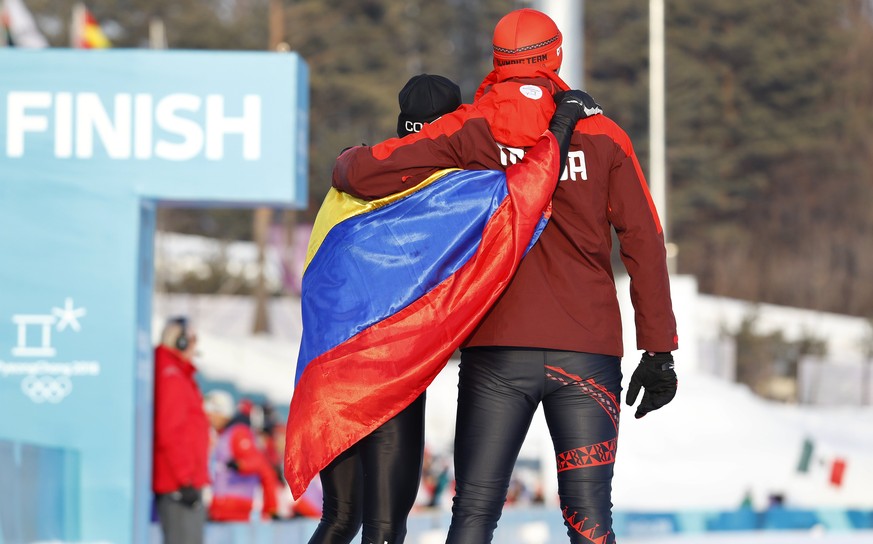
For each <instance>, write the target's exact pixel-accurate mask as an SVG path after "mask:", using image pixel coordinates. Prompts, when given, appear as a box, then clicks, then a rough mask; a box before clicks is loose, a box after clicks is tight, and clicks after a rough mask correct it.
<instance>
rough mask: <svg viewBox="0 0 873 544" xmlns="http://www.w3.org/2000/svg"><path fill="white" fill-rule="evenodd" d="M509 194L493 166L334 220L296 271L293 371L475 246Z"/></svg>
mask: <svg viewBox="0 0 873 544" xmlns="http://www.w3.org/2000/svg"><path fill="white" fill-rule="evenodd" d="M507 196H508V189H507V186H506V175H505V174H504V173H502V172H498V171H493V170H477V171H472V170H468V171H459V172H453V173H451V174H448V175H447V176H445V177H444V178H441V179H440V180H438V181H436V182H434V183H433V184H431V185H429V186H427V187H426V188H424V189H422V190H420V191H417V192H415V193H413V194H411V195H409V196H407V197H406V198H404V199H402V200H398V201H397V202H393V203H391V204H389V205H387V206H384V207H381V208H378V209H376V210H374V211H371V212H369V213H366V214H362V215H357V216H354V217H351V218H349V219H347V220H345V221H343V222H341V223H339V224H338V225H336V226H334V227H333V228H332V229H331V230H330V232H329V233H328V234H327V236H325V239H324V241H323V242H322V244H321V246H320V248H319V249H318V252H317V253H316V254H315V256H314V257H313V258H312V261H311V262H310V263H309V267H308V268H307V269H306V273H305V274H304V276H303V298H302V307H303V339H302V341H301V345H300V354H299V356H298V362H297V376H296V378H295V383H296V382H297V380H299V379H300V376H301V374H302V373H303V370H304V369H305V368H306V365H307V364H308V363H309V362H310V361H311V360H312V359H314V358H315V357H317V356H318V355H320V354H321V353H324V352H326V351H328V350H329V349H332V348H334V347H336V346H338V345H339V344H341V343H342V342H344V341H346V340H348V339H349V338H351V337H352V336H354V335H356V334H357V333H359V332H361V331H362V330H364V329H366V328H367V327H369V326H371V325H373V324H374V323H378V322H379V321H382V320H383V319H385V318H387V317H390V316H391V315H393V314H395V313H396V312H398V311H400V310H402V309H403V308H405V307H406V306H408V305H409V304H411V303H412V302H414V301H415V300H417V299H418V298H420V297H421V296H422V295H424V294H425V293H427V292H428V291H430V290H431V289H433V288H434V287H436V286H437V285H439V284H440V283H442V282H443V281H444V280H445V279H447V278H448V277H449V276H451V275H452V274H454V273H455V272H456V271H457V270H458V269H460V268H461V267H462V266H463V265H464V263H466V262H467V261H468V260H469V259H470V258H471V257H472V256H473V255H474V254H475V253H476V250H477V248H478V247H479V243H480V241H481V237H482V231H483V230H484V229H485V225H486V224H487V223H488V220H489V219H490V218H491V216H492V215H493V214H494V212H495V211H496V210H497V208H498V207H499V206H500V204H501V203H502V202H503V201H504V199H505V198H506V197H507Z"/></svg>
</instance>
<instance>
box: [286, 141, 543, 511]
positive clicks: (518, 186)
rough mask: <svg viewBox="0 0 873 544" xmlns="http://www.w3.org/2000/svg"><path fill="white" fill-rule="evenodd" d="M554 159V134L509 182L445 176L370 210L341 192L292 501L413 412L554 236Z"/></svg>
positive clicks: (317, 251)
mask: <svg viewBox="0 0 873 544" xmlns="http://www.w3.org/2000/svg"><path fill="white" fill-rule="evenodd" d="M558 154H559V153H558V146H557V142H556V141H555V138H554V136H552V135H551V133H548V132H547V133H546V134H545V135H544V136H543V137H542V138H541V139H540V141H539V143H538V144H537V145H536V146H534V147H533V148H532V149H531V150H530V151H529V152H528V153H527V154H526V155H525V158H524V159H523V160H522V161H521V162H519V163H518V164H516V165H514V166H510V167H509V168H508V169H507V170H506V172H505V173H503V172H499V171H493V170H479V171H470V170H446V171H442V172H438V173H437V174H435V175H433V176H431V178H429V179H428V180H426V181H425V182H423V183H421V184H419V185H418V186H416V187H414V188H411V189H409V190H407V191H404V192H403V193H400V194H397V195H392V196H390V197H387V198H384V199H380V200H375V201H370V202H367V201H362V200H358V199H355V198H353V197H351V196H349V195H347V194H344V193H339V192H336V191H333V190H331V192H330V193H329V194H328V196H327V198H326V199H325V202H324V204H323V205H322V207H321V210H320V211H319V214H318V217H317V219H316V222H315V225H314V227H313V232H312V237H311V239H310V244H309V251H308V254H307V262H306V266H305V269H304V274H303V292H302V296H301V300H302V308H303V338H302V340H301V346H300V353H299V356H298V361H297V374H296V377H295V388H294V395H293V397H292V399H291V407H290V411H289V415H288V422H287V428H286V444H285V476H286V478H287V480H288V484H289V486H290V487H291V491H292V493H293V495H294V497H300V495H301V494H302V493H303V492H304V490H305V489H306V487H307V486H308V484H309V482H310V481H311V480H312V479H313V477H315V476H316V475H317V474H318V472H319V471H320V470H321V469H323V468H324V467H325V466H327V464H328V463H330V461H332V460H333V459H334V458H335V457H336V456H337V455H338V454H339V453H341V452H342V451H344V450H346V449H347V448H349V447H350V446H352V445H353V444H355V443H356V442H357V441H359V440H360V439H361V438H363V437H364V436H367V435H368V434H369V433H370V432H372V431H373V430H374V429H376V428H378V427H379V426H380V425H382V424H383V423H384V422H386V421H387V420H389V419H390V418H391V417H393V416H394V415H395V414H397V413H398V412H400V411H401V410H403V409H404V408H405V407H406V406H408V405H409V404H410V403H411V402H412V401H413V400H415V399H416V398H417V397H418V396H419V395H420V394H421V393H422V392H423V391H424V390H425V389H426V388H427V386H428V385H429V384H430V383H431V382H432V381H433V379H434V378H435V377H436V375H437V373H439V371H440V370H441V369H442V368H443V367H444V366H445V364H446V363H447V362H448V360H449V358H450V357H451V355H452V353H453V352H454V350H455V349H457V348H458V346H460V344H461V343H462V341H463V340H464V339H465V338H466V337H467V336H468V335H469V334H470V332H472V330H473V329H474V328H475V326H476V325H477V323H478V322H479V321H480V320H481V319H482V317H483V316H484V315H485V313H486V312H487V311H488V310H489V308H490V307H491V306H492V305H493V303H494V302H495V301H496V300H497V298H498V297H499V296H500V293H501V292H502V291H503V289H504V288H505V287H506V285H507V284H508V282H509V281H510V279H511V278H512V275H513V274H514V272H515V270H516V269H517V268H518V264H519V262H520V261H521V258H522V257H523V255H524V254H525V253H526V251H527V250H528V249H529V248H530V247H531V246H532V245H533V244H534V243H535V242H536V239H537V237H538V236H539V233H540V232H541V231H542V229H543V228H544V227H545V222H546V220H547V218H548V215H549V213H550V211H551V207H550V205H551V196H552V193H553V192H554V189H555V186H556V184H557V180H558V174H559V172H558V168H559V158H558Z"/></svg>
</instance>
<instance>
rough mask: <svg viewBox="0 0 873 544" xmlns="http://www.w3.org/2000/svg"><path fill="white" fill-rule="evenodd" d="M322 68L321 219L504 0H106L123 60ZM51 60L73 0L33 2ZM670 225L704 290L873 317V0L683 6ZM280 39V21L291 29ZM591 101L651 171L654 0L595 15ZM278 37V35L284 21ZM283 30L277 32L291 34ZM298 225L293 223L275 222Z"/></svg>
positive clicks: (675, 49)
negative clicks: (258, 61)
mask: <svg viewBox="0 0 873 544" xmlns="http://www.w3.org/2000/svg"><path fill="white" fill-rule="evenodd" d="M271 3H272V4H273V13H274V15H275V13H276V11H275V9H276V7H277V6H278V8H279V12H278V17H279V18H280V19H281V21H280V22H281V24H280V25H279V27H278V28H280V29H281V34H282V36H281V41H284V42H286V43H287V44H288V45H289V46H290V49H291V50H292V51H296V52H298V53H299V54H300V55H301V56H302V57H303V58H304V59H305V60H306V61H307V63H308V64H309V70H310V80H311V95H310V101H311V132H310V146H311V147H310V169H309V175H310V181H309V185H310V204H309V208H308V209H307V210H306V211H304V212H298V213H296V214H290V215H289V214H285V220H288V217H289V216H290V218H291V221H293V222H296V221H301V222H311V221H312V220H313V218H314V216H315V213H316V212H317V210H318V206H319V204H320V203H321V200H322V199H323V197H324V195H325V194H326V192H327V190H328V189H329V186H330V174H331V169H332V166H333V161H334V159H335V158H336V155H337V154H338V153H339V152H340V151H341V150H342V149H343V148H345V147H347V146H349V145H355V144H359V143H362V142H365V143H376V142H378V141H381V140H383V139H386V138H389V137H391V136H393V135H394V131H395V125H396V116H397V91H398V90H399V89H400V88H401V87H402V85H403V84H404V83H405V82H406V80H407V79H408V78H409V77H411V76H412V75H414V74H417V73H421V72H428V73H438V74H442V75H445V76H447V77H450V78H452V79H454V80H455V81H457V82H458V83H459V84H460V85H461V89H462V93H463V96H464V99H465V101H467V102H469V101H471V100H472V98H473V93H474V92H475V89H476V88H477V86H478V84H479V82H480V81H481V79H482V78H483V77H484V76H485V75H486V74H487V73H488V71H489V70H490V68H491V66H490V58H491V50H490V39H491V32H492V30H493V27H494V24H495V23H496V22H497V21H498V20H499V18H500V17H501V16H502V15H504V14H505V13H506V12H508V11H510V10H512V9H515V8H518V7H524V6H526V5H529V3H527V2H515V1H507V0H445V1H425V0H406V1H402V0H393V1H392V0H89V1H88V2H87V6H88V8H89V9H90V10H91V12H92V13H93V14H94V16H95V17H96V19H97V20H98V21H99V22H100V24H101V26H102V28H103V30H104V32H105V33H106V34H107V35H108V37H109V38H110V40H111V41H112V42H113V46H114V47H148V31H149V22H150V21H151V20H153V19H154V18H160V19H161V20H162V21H163V22H164V25H165V28H166V35H167V42H168V46H169V47H170V48H178V49H220V50H259V49H260V50H264V49H267V48H268V47H269V46H270V39H269V36H270V12H271V9H270V4H271ZM26 4H27V6H28V8H29V9H30V10H31V12H32V13H33V14H34V16H35V18H36V21H37V24H38V26H39V27H40V30H41V31H42V32H43V33H44V34H45V36H46V37H47V39H48V40H49V42H50V43H51V45H52V46H56V47H66V46H67V45H68V43H69V21H70V14H71V12H72V7H73V4H74V2H73V0H27V2H26ZM665 4H666V21H665V24H666V51H667V52H666V55H667V74H666V78H667V79H666V81H667V83H666V85H667V178H668V185H667V210H668V221H667V231H668V234H669V238H670V241H671V242H673V243H675V244H676V245H677V247H678V250H679V252H678V255H677V260H676V271H677V272H679V273H682V274H691V275H694V276H695V277H696V278H697V280H698V284H699V287H700V290H701V291H702V292H704V293H708V294H715V295H723V296H729V297H734V298H740V299H745V300H752V301H760V302H769V303H775V304H783V305H789V306H795V307H801V308H810V309H816V310H823V311H832V312H838V313H844V314H851V315H858V316H864V317H868V318H873V0H828V1H820V0H779V1H777V0H766V1H761V0H710V1H707V2H699V1H695V0H666V2H665ZM273 23H274V25H275V24H276V21H275V18H274V22H273ZM584 26H585V36H584V59H572V58H567V59H565V61H564V62H565V63H569V62H584V65H583V70H584V82H585V83H584V87H585V90H587V91H588V92H589V93H590V94H592V95H593V96H594V97H595V98H596V99H597V100H598V102H599V103H600V104H601V105H602V106H603V107H604V109H605V112H606V114H607V115H609V116H610V117H611V118H612V119H614V120H615V121H616V122H618V123H619V125H620V126H622V127H623V128H624V129H625V130H626V131H627V133H628V134H629V135H630V137H631V139H632V140H633V142H634V145H635V148H636V152H637V155H638V157H639V159H640V162H641V164H642V167H643V169H644V171H645V172H648V164H647V162H648V148H649V145H648V143H649V142H648V123H649V120H648V91H649V89H648V2H645V1H643V0H610V1H609V2H606V1H596V0H595V1H589V2H585V3H584ZM274 28H277V27H274ZM274 32H275V31H274ZM281 217H282V216H281V215H280V214H276V215H275V218H276V219H274V220H275V221H279V220H281V219H280V218H281ZM252 225H253V221H252V211H251V210H230V209H221V210H190V209H164V210H162V211H161V214H160V218H159V226H160V228H161V229H163V230H167V231H172V232H181V233H189V234H201V235H205V236H209V237H213V238H219V239H222V240H251V239H252V236H253V234H254V233H253V229H252Z"/></svg>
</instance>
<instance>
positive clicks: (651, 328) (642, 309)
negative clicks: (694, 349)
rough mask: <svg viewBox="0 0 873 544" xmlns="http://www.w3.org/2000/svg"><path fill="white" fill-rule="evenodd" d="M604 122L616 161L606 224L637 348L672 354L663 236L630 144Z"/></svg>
mask: <svg viewBox="0 0 873 544" xmlns="http://www.w3.org/2000/svg"><path fill="white" fill-rule="evenodd" d="M604 122H609V123H610V124H611V127H610V129H609V132H610V133H611V135H612V136H613V140H615V142H616V144H617V147H616V155H615V157H614V160H613V164H612V169H611V172H610V177H609V210H608V217H609V221H610V223H612V225H613V227H614V228H615V231H616V234H617V235H618V240H619V244H620V254H621V259H622V262H623V263H624V265H625V268H626V269H627V273H628V275H629V276H630V295H631V302H632V303H633V306H634V322H635V324H636V332H637V348H638V349H642V350H648V351H656V352H666V351H673V350H676V349H677V348H678V337H677V334H676V319H675V317H674V315H673V305H672V301H671V297H670V279H669V276H668V274H667V257H666V249H665V247H664V233H663V230H662V228H661V223H660V220H659V219H658V213H657V211H656V210H655V205H654V203H653V201H652V197H651V195H650V194H649V189H648V187H647V185H646V180H645V177H644V176H643V172H642V169H641V168H640V165H639V162H638V161H637V157H636V154H635V153H634V150H633V145H632V144H631V141H630V138H628V136H627V134H625V133H624V131H622V130H621V129H620V128H619V127H618V125H615V124H614V123H612V122H611V121H607V120H605V119H604Z"/></svg>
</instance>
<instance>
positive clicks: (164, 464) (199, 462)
mask: <svg viewBox="0 0 873 544" xmlns="http://www.w3.org/2000/svg"><path fill="white" fill-rule="evenodd" d="M196 346H197V336H196V334H194V331H193V330H192V329H191V326H190V324H189V323H188V320H187V318H185V317H175V318H172V319H170V320H169V321H167V324H166V325H165V327H164V330H163V332H162V333H161V343H160V345H159V346H157V348H155V401H154V440H153V448H154V451H153V470H152V490H153V491H154V493H155V504H156V507H157V511H158V518H159V521H160V525H161V531H162V532H163V535H164V543H165V544H197V543H200V542H203V525H204V522H205V517H206V516H205V509H204V507H203V499H202V489H203V487H205V486H206V485H207V484H208V483H209V470H208V456H209V422H208V421H207V419H206V414H205V413H204V411H203V398H202V397H201V395H200V389H199V387H198V386H197V382H196V381H195V380H194V373H195V372H196V368H195V367H194V363H193V356H194V353H195V349H196Z"/></svg>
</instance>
